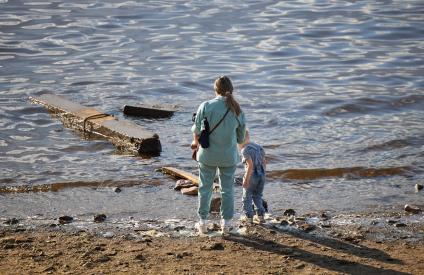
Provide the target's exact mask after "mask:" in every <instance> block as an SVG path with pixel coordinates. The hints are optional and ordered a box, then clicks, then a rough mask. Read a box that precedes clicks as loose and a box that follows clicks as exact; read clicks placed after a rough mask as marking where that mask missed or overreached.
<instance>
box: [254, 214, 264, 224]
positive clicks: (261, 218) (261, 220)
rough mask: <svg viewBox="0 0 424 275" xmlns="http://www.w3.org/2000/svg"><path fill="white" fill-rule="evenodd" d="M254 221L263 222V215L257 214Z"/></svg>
mask: <svg viewBox="0 0 424 275" xmlns="http://www.w3.org/2000/svg"><path fill="white" fill-rule="evenodd" d="M255 222H257V223H259V224H263V223H265V218H264V216H263V215H257V216H255Z"/></svg>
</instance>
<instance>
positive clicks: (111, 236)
mask: <svg viewBox="0 0 424 275" xmlns="http://www.w3.org/2000/svg"><path fill="white" fill-rule="evenodd" d="M103 237H104V238H109V239H110V238H113V237H115V233H113V232H106V233H104V234H103Z"/></svg>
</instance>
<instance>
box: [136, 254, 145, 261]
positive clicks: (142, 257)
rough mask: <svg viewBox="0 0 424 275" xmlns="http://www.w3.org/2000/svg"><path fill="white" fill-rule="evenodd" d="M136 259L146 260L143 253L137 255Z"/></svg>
mask: <svg viewBox="0 0 424 275" xmlns="http://www.w3.org/2000/svg"><path fill="white" fill-rule="evenodd" d="M135 259H136V260H139V261H144V260H145V259H146V258H144V256H143V254H138V255H136V256H135Z"/></svg>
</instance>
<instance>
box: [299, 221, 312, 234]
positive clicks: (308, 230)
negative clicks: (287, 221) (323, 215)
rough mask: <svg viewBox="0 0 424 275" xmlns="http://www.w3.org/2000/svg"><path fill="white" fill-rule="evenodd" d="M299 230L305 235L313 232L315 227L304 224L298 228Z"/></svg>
mask: <svg viewBox="0 0 424 275" xmlns="http://www.w3.org/2000/svg"><path fill="white" fill-rule="evenodd" d="M300 228H301V229H302V230H303V231H305V232H306V233H308V232H311V231H313V230H315V226H314V225H311V224H308V223H304V224H302V225H301V226H300Z"/></svg>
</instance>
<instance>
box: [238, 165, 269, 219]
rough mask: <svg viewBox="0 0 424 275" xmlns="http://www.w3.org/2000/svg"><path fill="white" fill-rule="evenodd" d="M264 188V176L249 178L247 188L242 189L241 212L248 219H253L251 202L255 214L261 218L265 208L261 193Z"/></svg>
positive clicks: (253, 175)
mask: <svg viewBox="0 0 424 275" xmlns="http://www.w3.org/2000/svg"><path fill="white" fill-rule="evenodd" d="M264 186H265V175H255V174H254V173H253V174H252V176H251V177H250V183H249V187H247V188H243V211H244V214H245V215H246V216H247V217H248V218H252V217H253V214H254V213H253V206H252V200H253V203H254V204H255V207H256V214H257V215H258V216H263V215H264V214H265V208H264V206H263V202H262V193H263V191H264Z"/></svg>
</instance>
